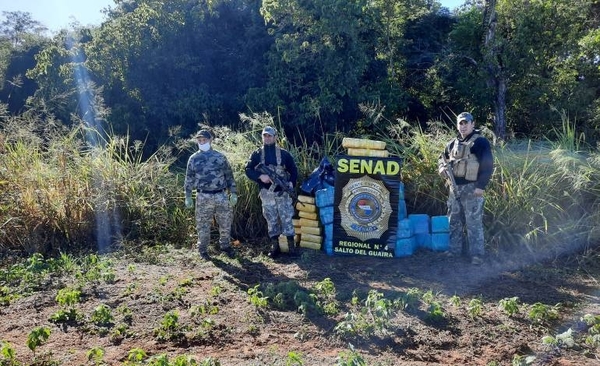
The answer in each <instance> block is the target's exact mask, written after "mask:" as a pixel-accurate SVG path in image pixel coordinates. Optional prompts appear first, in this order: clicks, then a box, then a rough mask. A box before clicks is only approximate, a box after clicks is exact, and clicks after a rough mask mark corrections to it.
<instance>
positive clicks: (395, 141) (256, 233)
mask: <svg viewBox="0 0 600 366" xmlns="http://www.w3.org/2000/svg"><path fill="white" fill-rule="evenodd" d="M241 119H242V122H244V123H245V128H244V130H242V131H232V130H230V129H228V128H225V127H220V126H212V127H211V128H212V129H213V131H214V132H215V135H216V139H215V142H214V147H215V149H217V150H219V151H222V152H223V153H225V154H226V156H227V158H228V159H229V161H230V163H231V165H232V168H233V170H234V175H235V180H236V184H237V189H238V195H239V199H238V204H237V206H236V207H235V216H234V226H233V237H234V239H240V240H243V241H249V242H256V241H261V239H266V237H265V235H266V223H265V222H264V219H263V218H262V213H261V205H260V201H259V199H258V189H257V184H255V183H254V182H251V181H249V180H248V179H247V178H246V176H245V172H244V167H245V164H246V161H247V160H248V158H249V156H250V154H251V153H252V151H254V150H255V149H257V148H258V147H259V146H260V145H261V137H260V132H261V130H262V127H264V125H266V124H271V125H275V126H277V122H276V121H274V120H273V118H272V117H270V116H269V115H268V114H254V115H251V116H245V115H242V116H241ZM562 123H567V124H568V125H569V126H573V125H572V124H570V123H569V121H568V120H564V119H563V121H562ZM382 126H384V127H383V128H384V130H383V131H382V132H379V133H378V134H377V135H376V136H372V138H374V139H379V140H383V141H385V142H386V143H387V149H388V151H389V152H390V153H391V154H392V155H394V156H398V157H400V158H402V160H403V169H402V181H403V182H404V183H405V196H406V200H407V204H408V206H409V213H428V214H430V215H442V214H445V212H446V199H447V192H448V189H447V187H445V183H444V181H443V180H442V179H441V178H440V177H439V175H438V173H437V160H438V157H439V154H440V153H441V151H442V150H443V148H444V145H445V144H446V142H447V141H448V140H450V139H451V138H453V137H454V136H455V131H454V130H453V127H450V126H445V125H443V124H441V123H440V122H431V123H429V124H428V125H427V128H421V127H414V126H411V125H410V124H409V123H407V122H405V121H402V120H399V121H397V122H395V123H391V122H389V121H388V123H386V124H385V125H382ZM42 127H43V128H42ZM278 127H280V126H278ZM573 128H574V127H569V128H567V127H565V129H563V130H564V131H565V133H564V135H561V136H558V137H557V140H556V141H559V142H560V143H558V144H553V143H549V142H548V141H512V142H510V143H507V144H505V145H503V146H494V148H493V149H494V160H495V172H494V175H493V177H492V180H491V182H490V184H489V186H488V188H487V192H486V203H485V215H484V220H485V228H486V241H487V246H488V248H489V249H490V251H492V252H496V251H498V252H499V251H510V252H515V253H524V252H525V253H538V252H540V251H543V252H546V253H551V254H559V253H563V252H568V251H572V250H580V249H581V248H582V247H585V246H586V245H591V244H595V243H597V242H598V239H599V236H600V235H599V232H598V229H596V228H597V227H598V223H599V221H600V217H599V215H600V214H599V210H598V197H600V185H599V184H598V181H599V178H600V177H599V173H598V172H599V171H600V154H598V153H597V152H596V151H592V150H587V151H586V150H583V151H581V150H582V146H584V145H583V144H582V143H581V135H578V134H577V133H576V131H574V130H573ZM278 130H279V131H280V136H279V137H280V141H279V143H280V144H281V145H282V146H283V147H284V148H286V149H288V150H289V151H290V152H291V153H292V155H293V156H294V157H295V159H296V161H297V164H298V168H299V177H300V178H299V182H298V183H299V184H301V183H302V181H303V180H304V179H305V178H307V177H308V175H309V174H310V173H311V172H312V171H313V170H314V169H315V168H316V167H317V166H318V165H319V163H320V161H321V159H322V158H324V157H327V158H329V159H330V160H331V162H332V163H335V158H336V156H337V155H338V154H340V153H343V149H342V147H341V142H342V138H343V136H342V135H341V134H339V133H334V134H330V135H327V136H325V137H324V139H323V142H322V143H320V144H317V143H311V142H309V141H307V140H304V139H301V140H300V142H299V143H296V144H291V143H290V142H289V141H288V140H287V138H286V136H285V134H284V133H283V130H282V129H281V128H278ZM91 135H93V136H94V140H95V141H101V142H102V143H101V144H100V145H99V146H95V145H91V144H90V143H88V142H87V141H88V140H87V138H89V137H90V136H91ZM569 139H577V141H572V142H569ZM490 140H491V141H493V138H490ZM0 142H1V143H2V145H1V146H0V186H1V188H2V189H1V190H0V250H21V251H25V252H28V253H32V252H42V253H45V252H49V251H51V252H59V251H60V252H65V251H70V250H92V251H93V250H100V249H101V248H99V247H98V244H99V243H100V242H101V241H102V240H108V241H109V242H110V244H112V245H114V244H123V245H127V246H132V245H135V246H137V245H154V244H157V243H158V244H160V243H170V244H173V245H175V246H192V245H193V243H195V240H196V239H195V235H196V233H195V228H194V226H195V223H194V214H193V210H186V209H184V206H183V176H184V168H183V167H181V166H178V165H177V164H176V163H175V162H176V161H177V158H178V157H180V156H184V157H186V158H187V157H188V156H189V155H190V154H191V153H192V152H193V151H195V144H194V143H193V139H191V138H187V139H183V138H181V137H180V138H177V139H175V146H163V147H161V148H159V149H158V150H157V151H156V152H155V153H154V154H152V155H151V156H149V157H148V156H144V155H143V154H142V150H143V143H142V142H140V141H130V139H129V138H128V137H127V136H111V135H106V134H101V133H100V132H98V131H94V130H90V129H88V128H85V127H82V126H75V127H73V128H70V129H66V128H64V127H61V126H60V125H59V124H55V123H53V121H51V120H42V119H41V118H40V117H38V116H36V115H35V114H33V113H28V114H27V115H23V116H6V115H4V117H1V120H0ZM573 149H577V150H573ZM102 228H104V229H105V231H104V233H103V232H102V231H101V229H102ZM102 235H105V236H106V235H108V238H106V237H103V236H102Z"/></svg>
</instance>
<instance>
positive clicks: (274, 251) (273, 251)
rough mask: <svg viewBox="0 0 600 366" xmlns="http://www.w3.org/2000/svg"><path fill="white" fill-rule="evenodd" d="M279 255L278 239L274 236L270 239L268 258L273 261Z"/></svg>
mask: <svg viewBox="0 0 600 366" xmlns="http://www.w3.org/2000/svg"><path fill="white" fill-rule="evenodd" d="M279 253H281V250H280V249H279V239H278V237H277V236H276V237H274V238H271V250H270V251H269V254H268V256H269V257H271V258H273V259H275V258H277V257H279Z"/></svg>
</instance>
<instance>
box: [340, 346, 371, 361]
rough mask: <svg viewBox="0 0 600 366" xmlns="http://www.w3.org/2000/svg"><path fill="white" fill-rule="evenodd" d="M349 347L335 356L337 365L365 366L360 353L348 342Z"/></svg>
mask: <svg viewBox="0 0 600 366" xmlns="http://www.w3.org/2000/svg"><path fill="white" fill-rule="evenodd" d="M348 347H349V348H350V349H349V350H347V351H342V352H340V354H339V355H338V357H337V363H336V365H337V366H367V362H366V361H365V359H364V358H363V357H362V356H361V355H360V353H358V352H356V350H355V349H354V346H353V345H352V344H349V345H348Z"/></svg>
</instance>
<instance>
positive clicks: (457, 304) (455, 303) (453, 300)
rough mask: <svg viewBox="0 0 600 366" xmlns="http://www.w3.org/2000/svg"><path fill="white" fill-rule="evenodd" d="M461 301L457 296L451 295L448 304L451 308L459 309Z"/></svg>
mask: <svg viewBox="0 0 600 366" xmlns="http://www.w3.org/2000/svg"><path fill="white" fill-rule="evenodd" d="M461 302H462V301H461V299H460V297H459V296H457V295H453V296H452V297H450V304H452V306H454V307H460V305H461Z"/></svg>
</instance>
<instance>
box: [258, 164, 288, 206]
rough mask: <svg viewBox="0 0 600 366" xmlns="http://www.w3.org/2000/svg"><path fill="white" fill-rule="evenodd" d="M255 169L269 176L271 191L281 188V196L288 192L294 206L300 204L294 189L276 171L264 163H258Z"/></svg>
mask: <svg viewBox="0 0 600 366" xmlns="http://www.w3.org/2000/svg"><path fill="white" fill-rule="evenodd" d="M254 169H256V170H257V171H259V172H261V173H263V174H266V175H268V176H269V178H270V179H271V188H270V189H275V188H276V187H277V186H279V187H281V189H282V191H281V192H280V194H281V193H283V192H287V194H289V195H290V197H292V202H293V204H294V205H295V204H296V202H298V195H297V194H296V192H295V191H294V188H292V187H290V185H289V184H288V181H286V180H285V179H284V178H283V177H282V176H280V175H279V174H277V172H276V171H275V169H273V168H271V167H270V166H268V165H265V164H263V163H258V165H257V166H256V167H255V168H254Z"/></svg>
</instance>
